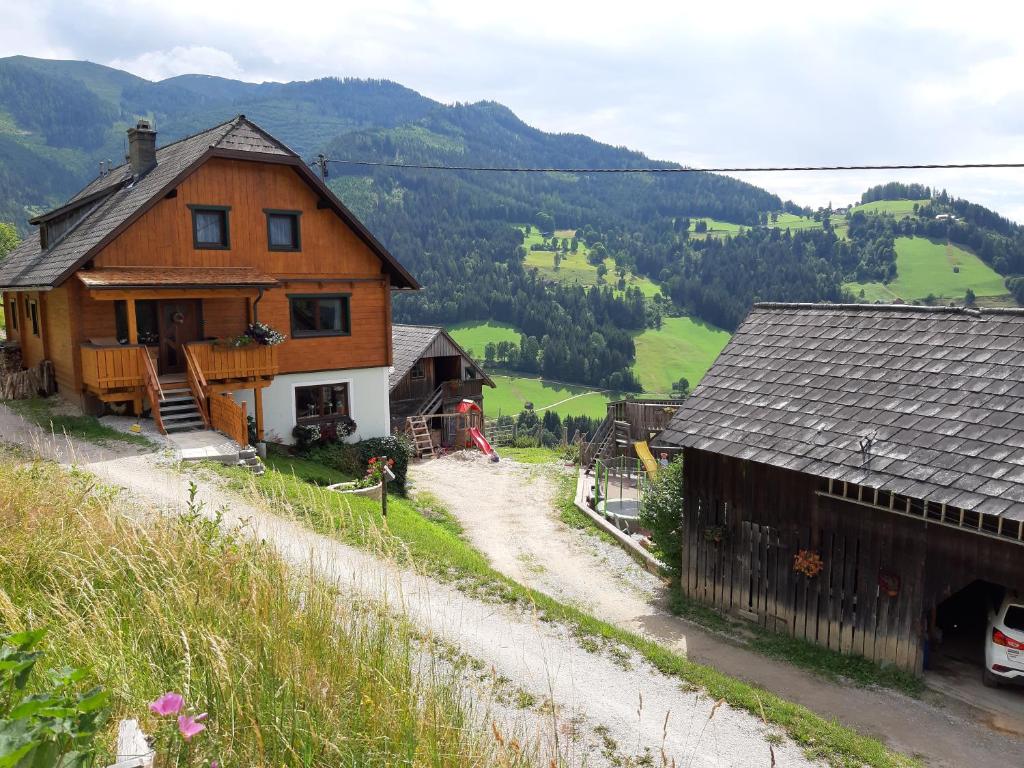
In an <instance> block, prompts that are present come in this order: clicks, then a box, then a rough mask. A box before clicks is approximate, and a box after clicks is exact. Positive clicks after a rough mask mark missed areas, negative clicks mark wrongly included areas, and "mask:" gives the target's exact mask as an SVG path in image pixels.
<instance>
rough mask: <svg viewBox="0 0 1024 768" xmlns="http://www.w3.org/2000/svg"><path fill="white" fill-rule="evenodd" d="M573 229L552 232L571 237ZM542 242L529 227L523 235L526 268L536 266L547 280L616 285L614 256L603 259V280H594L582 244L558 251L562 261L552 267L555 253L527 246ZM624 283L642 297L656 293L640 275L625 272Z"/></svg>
mask: <svg viewBox="0 0 1024 768" xmlns="http://www.w3.org/2000/svg"><path fill="white" fill-rule="evenodd" d="M574 232H575V230H571V229H562V230H556V231H555V237H559V238H565V237H570V238H571V237H572V236H573V234H574ZM543 242H544V238H543V237H542V236H541V234H540V233H539V232H538V231H537V230H536V229H533V230H531V232H530V234H528V235H526V238H525V241H524V242H523V245H524V247H525V248H526V261H525V264H526V266H527V267H536V268H537V271H538V272H540V274H541V275H543V276H544V277H546V278H547V279H549V280H557V281H559V282H561V283H577V284H579V285H586V286H589V285H598V284H603V285H611V286H616V285H617V284H618V276H617V275H616V273H615V261H614V259H611V258H607V259H605V260H604V265H605V267H606V268H607V269H608V273H607V275H605V278H604V283H599V282H598V279H597V267H596V266H594V265H593V264H591V263H590V262H589V261H587V254H588V253H589V250H588V248H587V246H586V245H585V244H584V243H580V244H579V250H578V251H577V252H576V253H570V252H566V253H563V254H562V260H561V262H560V263H559V266H558V269H557V270H556V269H555V252H554V251H550V250H543V251H534V250H531V249H530V247H531V246H532V245H535V244H536V245H539V244H541V243H543ZM626 286H627V287H629V288H639V289H640V290H641V291H643V294H644V296H647V297H648V298H650V297H651V296H655V295H657V294H658V293H659V292H660V289H659V288H658V286H657V284H656V283H654V282H653V281H652V280H650V279H648V278H646V277H644V276H642V275H634V274H631V273H628V272H627V273H626Z"/></svg>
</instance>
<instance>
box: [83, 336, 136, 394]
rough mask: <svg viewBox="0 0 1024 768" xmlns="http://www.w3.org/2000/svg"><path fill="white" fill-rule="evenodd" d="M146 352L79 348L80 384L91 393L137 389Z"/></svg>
mask: <svg viewBox="0 0 1024 768" xmlns="http://www.w3.org/2000/svg"><path fill="white" fill-rule="evenodd" d="M145 353H146V348H145V347H144V346H141V345H138V344H132V345H128V346H119V347H115V346H110V347H104V346H98V345H94V344H86V345H84V346H83V347H82V382H83V383H84V384H85V386H86V387H87V388H89V389H90V390H92V391H93V392H110V391H114V390H127V389H141V388H142V387H143V386H144V385H145V381H144V376H145V360H144V358H143V357H142V355H143V354H145Z"/></svg>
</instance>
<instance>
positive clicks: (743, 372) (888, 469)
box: [657, 304, 1024, 520]
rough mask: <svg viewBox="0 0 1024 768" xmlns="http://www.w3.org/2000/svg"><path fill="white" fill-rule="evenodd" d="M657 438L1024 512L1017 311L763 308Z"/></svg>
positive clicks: (918, 494) (1023, 355)
mask: <svg viewBox="0 0 1024 768" xmlns="http://www.w3.org/2000/svg"><path fill="white" fill-rule="evenodd" d="M862 441H863V442H862ZM868 441H870V443H868ZM657 442H659V443H662V444H665V445H676V446H683V447H688V448H696V449H699V450H704V451H710V452H713V453H719V454H723V455H726V456H732V457H735V458H739V459H744V460H749V461H753V462H758V463H762V464H769V465H772V466H776V467H782V468H785V469H792V470H795V471H799V472H804V473H807V474H812V475H816V476H820V477H825V478H832V479H834V480H843V481H847V482H849V483H856V484H858V485H861V486H867V487H870V488H878V489H880V490H883V491H891V492H892V493H897V494H901V495H904V496H908V497H912V498H915V499H921V500H925V501H932V502H935V503H938V504H943V503H944V504H949V505H952V506H955V507H960V508H962V509H966V510H970V511H978V512H983V513H986V514H990V515H996V516H1000V515H1001V516H1003V517H1005V518H1007V519H1011V520H1024V310H1010V309H1004V310H998V309H996V310H980V311H979V310H970V309H964V308H952V307H947V308H930V307H912V306H878V305H870V304H857V305H831V306H830V305H814V304H758V305H756V306H755V307H754V309H753V310H752V311H751V312H750V314H749V315H748V316H747V318H746V320H745V321H744V322H743V324H742V325H741V326H740V327H739V329H738V330H737V331H736V335H735V336H733V338H732V340H731V341H730V342H729V344H728V346H726V348H725V349H724V350H723V351H722V354H721V355H719V357H718V359H717V360H716V361H715V364H714V365H713V366H712V367H711V370H710V371H708V374H707V375H706V376H705V377H704V379H703V380H702V381H701V383H700V385H699V386H698V387H697V388H696V389H695V390H694V392H693V394H692V395H691V396H690V397H689V399H687V401H686V402H685V404H684V405H683V406H682V407H681V408H680V409H679V410H678V411H677V412H676V414H675V416H674V417H673V419H672V421H671V422H670V424H669V426H668V427H667V428H666V429H665V430H664V431H663V432H662V433H661V435H659V437H658V439H657ZM862 444H863V445H864V446H867V448H866V450H862Z"/></svg>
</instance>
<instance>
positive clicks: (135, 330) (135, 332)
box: [125, 299, 139, 344]
mask: <svg viewBox="0 0 1024 768" xmlns="http://www.w3.org/2000/svg"><path fill="white" fill-rule="evenodd" d="M125 314H126V315H127V316H128V343H129V344H138V343H139V327H138V318H136V317H135V299H126V300H125Z"/></svg>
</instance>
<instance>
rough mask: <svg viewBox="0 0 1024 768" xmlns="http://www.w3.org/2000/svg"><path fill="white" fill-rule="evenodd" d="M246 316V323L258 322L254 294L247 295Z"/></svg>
mask: <svg viewBox="0 0 1024 768" xmlns="http://www.w3.org/2000/svg"><path fill="white" fill-rule="evenodd" d="M245 317H246V325H252V324H253V323H255V322H256V311H255V309H254V308H253V298H252V296H247V297H246V299H245Z"/></svg>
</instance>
